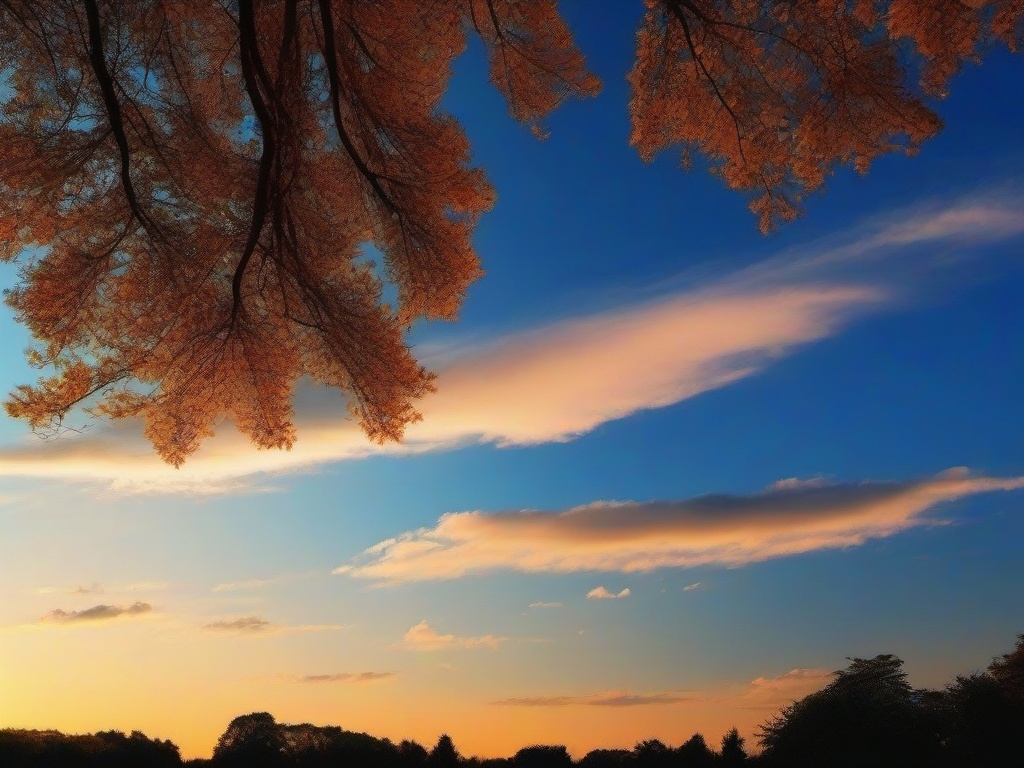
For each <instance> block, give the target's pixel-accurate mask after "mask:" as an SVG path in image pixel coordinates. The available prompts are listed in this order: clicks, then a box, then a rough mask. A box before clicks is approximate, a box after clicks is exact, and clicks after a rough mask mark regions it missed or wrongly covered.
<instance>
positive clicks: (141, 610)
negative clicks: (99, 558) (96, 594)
mask: <svg viewBox="0 0 1024 768" xmlns="http://www.w3.org/2000/svg"><path fill="white" fill-rule="evenodd" d="M152 610H153V606H152V605H150V604H149V603H141V602H138V603H132V604H131V605H129V606H125V607H122V606H120V605H94V606H93V607H92V608H86V609H84V610H81V611H64V610H61V609H60V608H57V609H56V610H53V611H50V612H49V613H48V614H46V615H45V616H43V617H42V618H41V619H40V620H39V621H40V623H43V624H88V623H92V622H100V621H110V620H111V619H118V618H121V617H129V616H141V615H143V614H146V613H150V612H151V611H152Z"/></svg>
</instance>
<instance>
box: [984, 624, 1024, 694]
mask: <svg viewBox="0 0 1024 768" xmlns="http://www.w3.org/2000/svg"><path fill="white" fill-rule="evenodd" d="M988 671H989V672H990V673H991V675H992V677H994V678H995V679H996V680H997V681H998V682H999V685H1000V687H1001V688H1002V689H1003V691H1005V692H1006V695H1007V696H1009V697H1010V698H1011V699H1014V700H1016V701H1017V702H1019V703H1020V704H1021V705H1024V634H1022V635H1018V637H1017V647H1016V648H1014V649H1013V650H1012V651H1010V653H1007V654H1005V655H1003V656H1000V657H999V658H997V659H994V660H993V661H992V663H991V664H989V666H988Z"/></svg>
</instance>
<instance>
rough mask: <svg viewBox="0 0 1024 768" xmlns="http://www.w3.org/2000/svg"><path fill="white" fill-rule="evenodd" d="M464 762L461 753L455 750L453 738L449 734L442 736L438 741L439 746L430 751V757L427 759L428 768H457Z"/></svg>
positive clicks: (436, 745)
mask: <svg viewBox="0 0 1024 768" xmlns="http://www.w3.org/2000/svg"><path fill="white" fill-rule="evenodd" d="M461 761H462V756H461V755H460V754H459V751H458V750H457V749H455V744H454V743H453V742H452V738H451V736H449V735H448V734H447V733H443V734H441V737H440V738H439V739H438V740H437V744H435V745H434V748H433V749H432V750H430V755H429V756H428V757H427V767H428V768H457V767H458V765H459V763H460V762H461Z"/></svg>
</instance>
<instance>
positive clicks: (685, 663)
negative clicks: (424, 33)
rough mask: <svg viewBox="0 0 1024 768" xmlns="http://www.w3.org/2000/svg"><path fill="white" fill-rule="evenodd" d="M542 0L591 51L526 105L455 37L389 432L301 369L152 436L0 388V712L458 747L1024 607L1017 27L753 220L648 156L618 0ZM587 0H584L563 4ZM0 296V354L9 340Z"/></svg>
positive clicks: (166, 733)
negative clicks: (764, 223)
mask: <svg viewBox="0 0 1024 768" xmlns="http://www.w3.org/2000/svg"><path fill="white" fill-rule="evenodd" d="M601 6H602V10H601V12H600V13H595V12H593V10H592V4H588V3H586V2H584V0H574V1H573V2H564V3H563V4H562V7H563V11H564V13H565V15H566V17H567V18H568V19H569V21H570V23H571V25H572V26H573V28H574V29H575V30H576V32H577V40H578V42H579V44H580V47H581V48H582V49H583V51H584V52H585V53H586V54H587V55H588V60H589V62H590V64H591V66H592V68H593V69H594V70H595V71H596V72H597V74H598V75H599V76H600V77H601V78H602V80H603V81H604V90H603V92H602V94H601V95H600V96H599V97H598V98H596V99H592V100H589V101H585V102H572V103H569V104H566V105H564V106H563V107H562V108H560V109H559V110H558V111H557V112H556V113H555V114H554V115H553V116H552V117H551V118H550V119H549V120H548V121H547V123H546V126H545V127H546V128H547V129H548V130H549V131H550V134H551V135H550V138H549V139H547V140H546V141H543V142H540V141H538V140H537V139H535V138H534V136H533V135H532V134H531V132H530V131H529V130H528V129H526V128H524V127H523V126H521V125H519V124H517V123H515V122H514V121H513V120H512V119H511V118H509V116H508V111H507V106H506V105H505V103H504V102H503V101H502V99H501V97H500V95H499V94H497V93H496V92H495V91H494V90H493V89H492V88H491V87H490V85H489V84H488V83H487V81H486V67H485V65H484V64H483V62H482V56H481V51H480V50H479V49H478V48H477V47H475V46H474V47H471V49H470V50H469V52H468V53H467V54H466V55H465V56H463V58H461V59H460V60H459V62H458V63H457V73H456V77H455V80H454V85H453V89H452V91H451V93H450V94H449V97H448V99H447V101H446V106H447V108H448V109H449V110H450V111H451V112H452V113H454V114H455V115H456V116H457V117H458V118H459V120H460V121H461V122H462V123H463V125H464V126H465V128H466V130H467V132H468V134H469V136H470V139H471V140H472V142H473V145H474V150H475V159H476V162H477V163H479V164H480V165H481V166H483V167H484V168H486V169H487V172H488V174H489V177H490V179H491V180H492V182H493V183H494V185H495V187H496V189H497V191H498V202H497V205H496V207H495V209H494V210H493V211H492V212H491V213H489V214H488V215H486V216H485V217H484V218H483V220H482V222H481V224H480V226H479V228H478V230H477V236H476V245H477V248H478V250H479V253H480V255H481V258H482V260H483V264H484V268H485V269H486V275H485V276H484V277H483V278H482V279H481V280H480V281H478V282H477V283H476V284H475V285H473V287H472V288H471V290H470V292H469V295H468V297H467V300H466V303H465V306H464V309H463V312H462V314H461V317H460V319H459V321H458V322H457V323H454V324H442V323H436V324H429V325H420V326H417V327H416V328H415V329H414V332H413V340H414V342H415V345H416V352H417V355H418V356H419V358H420V359H421V360H423V361H424V362H425V363H426V364H428V365H429V366H430V367H431V369H432V370H434V371H436V372H437V373H438V374H439V378H438V392H437V393H436V394H434V395H432V396H430V397H428V398H427V399H426V400H424V401H423V403H422V412H423V416H424V418H423V420H422V422H420V423H418V424H416V425H415V426H413V427H412V428H411V429H410V430H409V432H408V439H407V441H406V442H405V443H404V444H403V445H389V446H385V447H383V448H382V447H379V446H375V445H371V444H369V443H367V442H366V441H365V439H364V438H363V436H362V433H361V432H360V431H359V429H358V427H357V426H356V425H355V424H354V423H353V422H352V421H350V420H348V419H347V418H346V416H345V408H344V403H343V401H342V400H341V399H340V397H339V396H338V394H337V393H336V392H328V391H319V390H316V389H314V388H312V387H311V386H309V387H304V388H302V389H301V391H300V392H299V394H298V399H297V404H296V411H297V421H298V427H299V441H298V443H297V444H296V446H295V447H294V448H293V449H292V450H291V451H289V452H266V451H263V452H260V451H256V450H255V449H254V448H252V447H251V446H250V445H249V444H248V443H247V442H246V441H245V440H244V439H242V438H239V437H238V436H237V435H235V434H234V433H233V428H232V427H231V425H230V424H224V425H223V426H222V428H221V429H220V431H219V432H218V434H217V436H216V437H215V438H214V439H212V440H210V441H209V442H208V443H207V444H206V445H204V447H203V448H202V449H201V450H200V451H199V453H198V454H197V455H195V456H194V457H192V458H191V459H189V460H188V462H187V463H186V464H185V465H184V466H183V467H182V468H181V469H180V470H174V469H171V468H168V467H167V466H166V465H163V464H162V463H161V462H160V461H159V460H158V459H157V458H156V457H155V456H154V454H153V451H152V448H151V446H150V445H149V444H148V443H147V442H145V440H144V439H143V438H142V436H141V430H140V428H139V427H138V425H136V424H134V423H119V424H117V425H114V426H111V425H110V424H105V423H88V422H85V421H84V420H83V419H79V420H78V421H76V422H74V424H73V426H82V427H84V428H83V430H82V431H81V432H69V433H68V434H66V435H64V436H63V437H60V438H58V439H50V440H41V439H40V438H38V437H36V436H34V435H32V434H30V433H29V432H28V430H27V429H26V427H25V426H24V425H23V424H21V423H19V422H15V421H13V420H11V419H8V418H6V417H3V418H2V419H0V575H2V579H0V727H17V728H56V729H60V730H64V731H68V732H85V731H95V730H100V729H111V728H116V729H120V730H124V731H130V730H133V729H138V730H142V731H144V732H146V733H147V735H150V736H154V737H160V738H169V739H172V740H173V741H174V742H175V743H177V744H178V745H179V746H180V747H181V748H182V753H183V755H185V756H187V757H192V756H208V755H209V753H210V751H211V750H212V748H213V746H214V744H215V742H216V739H217V737H218V735H219V734H220V733H221V732H223V730H224V728H225V726H226V725H227V723H228V722H229V721H230V719H231V718H233V717H235V716H236V715H240V714H245V713H248V712H252V711H269V712H271V713H273V714H274V716H275V717H276V718H277V719H278V720H279V721H281V722H294V723H297V722H312V723H316V724H337V725H341V726H342V727H344V728H347V729H351V730H359V731H367V732H369V733H372V734H374V735H378V736H387V737H389V738H392V739H396V740H397V739H402V738H415V739H417V740H419V741H421V742H423V743H424V744H426V745H428V746H430V745H432V744H433V743H434V742H435V741H436V740H437V738H438V736H439V735H440V734H441V733H443V732H447V733H449V734H450V735H451V736H452V738H453V739H454V742H455V745H456V747H457V748H458V749H459V750H460V751H461V752H462V753H463V754H466V755H481V756H496V755H508V754H511V753H512V752H514V751H515V750H516V749H518V748H519V747H521V746H525V745H527V744H535V743H547V744H566V745H567V746H568V747H569V749H570V751H571V752H572V753H573V754H574V755H576V756H577V757H578V756H582V755H583V754H584V753H585V752H586V751H588V750H589V749H593V748H595V747H626V748H629V747H632V746H633V745H634V744H635V743H636V742H638V741H640V740H642V739H646V738H660V739H662V740H663V741H665V742H666V743H668V744H671V745H673V746H677V745H678V744H680V743H681V742H682V741H684V740H685V739H686V738H688V737H689V736H690V735H691V734H692V733H694V732H695V731H700V732H702V733H703V734H704V736H705V737H706V738H707V739H708V741H709V743H712V744H715V743H717V742H718V741H719V739H720V737H721V735H722V734H723V733H724V732H725V731H726V730H728V729H729V728H731V727H732V726H734V725H735V726H737V727H739V729H740V731H741V733H743V734H744V735H745V736H747V737H748V738H750V739H751V741H752V742H753V741H754V739H753V736H754V733H755V730H756V727H757V725H758V724H760V723H762V722H764V721H765V720H766V719H767V718H768V717H769V716H770V715H772V714H773V713H774V712H775V711H777V709H778V708H779V707H780V706H782V705H784V704H786V703H788V702H790V701H792V700H793V699H795V698H799V697H801V696H803V695H805V694H806V693H808V692H810V691H813V690H816V689H817V688H819V687H821V686H822V685H823V684H824V682H825V681H826V680H827V679H828V673H829V672H830V671H832V670H835V669H838V668H841V667H843V666H845V664H846V661H845V657H852V656H873V655H875V654H879V653H894V654H897V655H899V656H900V657H902V658H904V659H905V660H906V662H907V670H908V671H909V673H910V675H911V683H912V684H914V685H915V686H921V687H926V686H941V685H944V684H945V683H947V682H948V681H950V680H951V679H952V677H953V676H954V675H956V674H959V673H966V672H970V671H974V670H981V669H983V668H984V667H985V666H987V664H988V663H989V661H990V660H991V658H992V656H993V655H995V654H997V653H1005V652H1008V651H1009V650H1011V649H1012V647H1013V645H1014V641H1015V638H1016V636H1017V634H1018V633H1020V632H1024V590H1022V589H1021V585H1022V584H1024V558H1022V557H1021V543H1022V541H1024V515H1022V514H1021V513H1022V511H1024V510H1022V507H1024V406H1022V404H1021V392H1024V344H1022V339H1024V260H1022V258H1021V256H1022V250H1024V182H1022V178H1024V175H1022V173H1021V171H1022V169H1024V146H1022V144H1021V141H1020V137H1021V136H1024V99H1022V98H1021V96H1022V89H1021V83H1024V57H1022V56H1020V55H1017V56H1011V55H1010V54H1009V53H1007V52H1006V51H1005V50H1000V51H998V52H995V53H993V54H992V55H991V56H989V57H988V58H986V59H985V61H984V63H983V64H981V65H980V66H977V65H974V66H970V67H968V68H967V70H966V71H965V72H963V73H962V74H961V75H960V76H958V77H957V78H956V79H955V80H954V82H953V83H952V85H951V87H950V95H949V97H948V98H947V99H946V100H945V101H944V102H942V103H941V104H940V105H939V112H940V114H941V116H942V117H943V119H944V120H945V121H946V127H945V129H944V130H943V132H942V133H941V134H940V135H939V136H938V138H936V139H933V140H931V141H930V142H928V143H927V144H926V145H925V146H924V148H923V150H922V152H921V153H920V155H919V156H917V157H913V158H907V157H899V156H890V157H886V158H884V159H883V160H881V161H880V162H878V163H877V164H876V165H875V166H874V167H872V168H871V169H870V171H869V173H868V174H867V175H866V176H858V175H857V174H855V173H854V172H853V171H852V170H849V169H843V170H842V171H840V172H839V173H837V174H836V175H835V176H834V177H833V178H831V179H829V181H828V183H827V190H826V191H825V193H824V194H821V195H818V196H816V197H814V198H812V199H811V200H810V201H809V204H808V206H807V211H806V214H805V216H804V217H803V218H801V219H799V220H798V221H796V222H794V223H792V224H789V225H787V226H785V227H784V228H783V229H782V231H780V232H778V233H776V234H773V235H771V236H769V237H764V236H762V235H761V234H759V232H758V230H757V222H756V219H755V218H754V217H753V216H752V215H751V214H750V212H749V211H748V210H747V206H746V203H747V201H746V200H745V199H744V197H743V196H742V195H740V194H738V193H735V192H730V191H728V190H726V189H725V187H724V186H723V185H722V184H721V182H720V181H719V180H718V179H716V178H714V177H713V176H711V175H709V174H707V173H706V172H705V169H704V168H702V167H700V164H699V163H698V164H697V167H695V168H694V169H693V170H692V171H690V172H688V173H687V172H684V171H682V170H680V169H679V161H678V157H676V156H671V155H665V156H663V157H661V158H659V159H658V160H657V161H656V162H654V163H653V164H650V165H645V164H643V163H642V162H641V161H640V159H639V158H638V156H637V154H636V153H635V151H633V150H632V149H631V148H630V147H629V146H628V134H629V121H628V115H627V103H628V100H629V93H628V89H627V85H626V82H625V79H624V77H625V74H626V72H627V71H628V69H629V67H630V65H631V62H632V58H633V56H634V52H635V51H634V47H635V29H636V26H637V21H638V18H639V15H640V13H641V12H642V4H641V3H607V8H605V7H604V6H605V4H603V3H602V4H601ZM588 7H591V10H588ZM16 276H17V268H16V266H12V265H6V266H4V267H3V268H2V270H0V281H2V284H3V285H4V287H10V286H12V285H13V284H14V281H15V279H16ZM27 343H28V336H27V334H26V331H25V330H24V328H22V327H21V326H19V325H17V324H16V323H15V322H14V320H13V318H12V317H11V314H10V311H9V310H7V309H6V308H2V309H0V355H2V359H3V360H4V365H3V367H2V369H0V391H2V392H8V391H10V390H11V389H12V388H13V387H14V386H16V385H18V384H21V383H26V382H29V381H31V380H33V379H34V376H35V373H36V372H35V371H33V370H31V369H30V368H29V367H28V366H27V364H26V363H25V362H24V357H23V354H22V351H23V349H24V348H25V346H26V345H27Z"/></svg>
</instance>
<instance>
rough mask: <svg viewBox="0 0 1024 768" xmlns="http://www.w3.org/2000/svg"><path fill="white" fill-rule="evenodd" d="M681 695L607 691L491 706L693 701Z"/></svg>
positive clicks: (640, 704) (523, 699) (504, 701)
mask: <svg viewBox="0 0 1024 768" xmlns="http://www.w3.org/2000/svg"><path fill="white" fill-rule="evenodd" d="M692 700H693V699H692V698H691V697H689V696H683V695H681V694H679V693H675V692H670V693H629V692H626V691H605V692H603V693H595V694H591V695H589V696H528V697H520V698H511V699H501V700H499V701H492V702H491V704H494V705H498V706H510V707H569V706H586V707H647V706H657V705H665V704H678V703H680V702H683V701H692Z"/></svg>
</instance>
